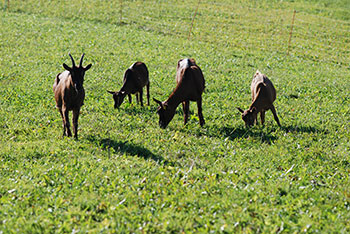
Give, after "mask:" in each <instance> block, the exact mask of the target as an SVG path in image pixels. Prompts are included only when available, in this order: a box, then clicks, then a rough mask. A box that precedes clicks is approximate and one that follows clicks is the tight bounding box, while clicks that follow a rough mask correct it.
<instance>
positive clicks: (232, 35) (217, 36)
mask: <svg viewBox="0 0 350 234" xmlns="http://www.w3.org/2000/svg"><path fill="white" fill-rule="evenodd" d="M7 1H8V0H4V3H3V4H4V6H7V10H8V11H10V12H21V13H27V14H39V15H43V16H46V17H61V18H66V19H74V20H90V21H96V22H100V23H105V24H117V25H118V24H122V25H125V26H131V27H137V28H140V29H142V30H145V31H152V32H154V33H157V34H163V35H169V36H176V37H180V38H182V39H183V40H186V39H187V38H190V40H192V41H200V42H202V43H211V44H213V43H215V44H217V45H222V46H225V47H228V48H229V49H233V50H241V51H245V50H246V48H255V50H257V51H262V52H266V51H277V52H279V53H285V54H286V53H287V51H288V41H289V35H290V31H291V27H292V17H293V12H294V9H293V8H290V6H292V5H285V4H284V5H281V7H280V5H278V4H276V5H275V6H276V8H275V9H274V10H271V7H270V5H268V3H266V2H264V1H261V2H256V1H251V2H247V1H228V0H227V1H225V0H223V1H205V0H202V1H200V2H199V5H197V2H193V1H192V2H189V1H185V0H182V1H175V0H151V1H145V0H132V1H130V0H129V1H126V0H115V1H106V0H100V1H95V0H81V1H68V0H61V1H47V0H27V1H20V0H11V1H10V2H7ZM271 4H272V3H271ZM197 7H198V10H197V12H196V9H197ZM267 9H268V10H267ZM195 13H196V19H195V21H194V22H193V28H192V29H191V22H192V20H193V17H194V14H195ZM257 35H258V36H257ZM349 42H350V22H348V21H344V20H337V19H332V18H329V17H324V16H316V15H315V14H309V13H307V12H303V11H296V14H295V22H294V25H293V30H292V37H291V39H290V49H289V50H290V54H292V55H297V56H311V57H313V58H312V59H316V60H319V61H324V62H331V63H342V64H346V63H349V53H350V52H349V51H350V50H349V44H350V43H349Z"/></svg>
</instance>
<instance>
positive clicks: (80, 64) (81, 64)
mask: <svg viewBox="0 0 350 234" xmlns="http://www.w3.org/2000/svg"><path fill="white" fill-rule="evenodd" d="M84 55H85V53H83V55H82V56H81V59H80V63H79V67H82V66H83V59H84Z"/></svg>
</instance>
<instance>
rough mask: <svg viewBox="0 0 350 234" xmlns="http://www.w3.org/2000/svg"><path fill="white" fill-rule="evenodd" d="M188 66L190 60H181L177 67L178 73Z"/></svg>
mask: <svg viewBox="0 0 350 234" xmlns="http://www.w3.org/2000/svg"><path fill="white" fill-rule="evenodd" d="M189 66H190V60H189V59H183V60H181V61H180V65H179V71H181V70H182V69H185V68H188V67H189Z"/></svg>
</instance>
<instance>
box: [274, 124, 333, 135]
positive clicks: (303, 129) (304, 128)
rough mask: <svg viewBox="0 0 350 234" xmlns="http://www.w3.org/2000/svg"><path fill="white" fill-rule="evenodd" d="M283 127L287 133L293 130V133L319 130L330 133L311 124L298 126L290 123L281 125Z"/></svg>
mask: <svg viewBox="0 0 350 234" xmlns="http://www.w3.org/2000/svg"><path fill="white" fill-rule="evenodd" d="M281 129H282V130H283V131H285V132H286V133H288V132H291V133H301V132H303V133H317V132H324V133H328V130H321V129H317V128H315V127H311V126H298V125H295V126H294V125H289V126H283V125H282V127H281Z"/></svg>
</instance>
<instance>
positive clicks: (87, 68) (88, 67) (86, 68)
mask: <svg viewBox="0 0 350 234" xmlns="http://www.w3.org/2000/svg"><path fill="white" fill-rule="evenodd" d="M91 66H92V64H91V63H90V64H89V65H87V66H86V67H85V68H84V70H85V71H87V70H89V69H90V68H91Z"/></svg>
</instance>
